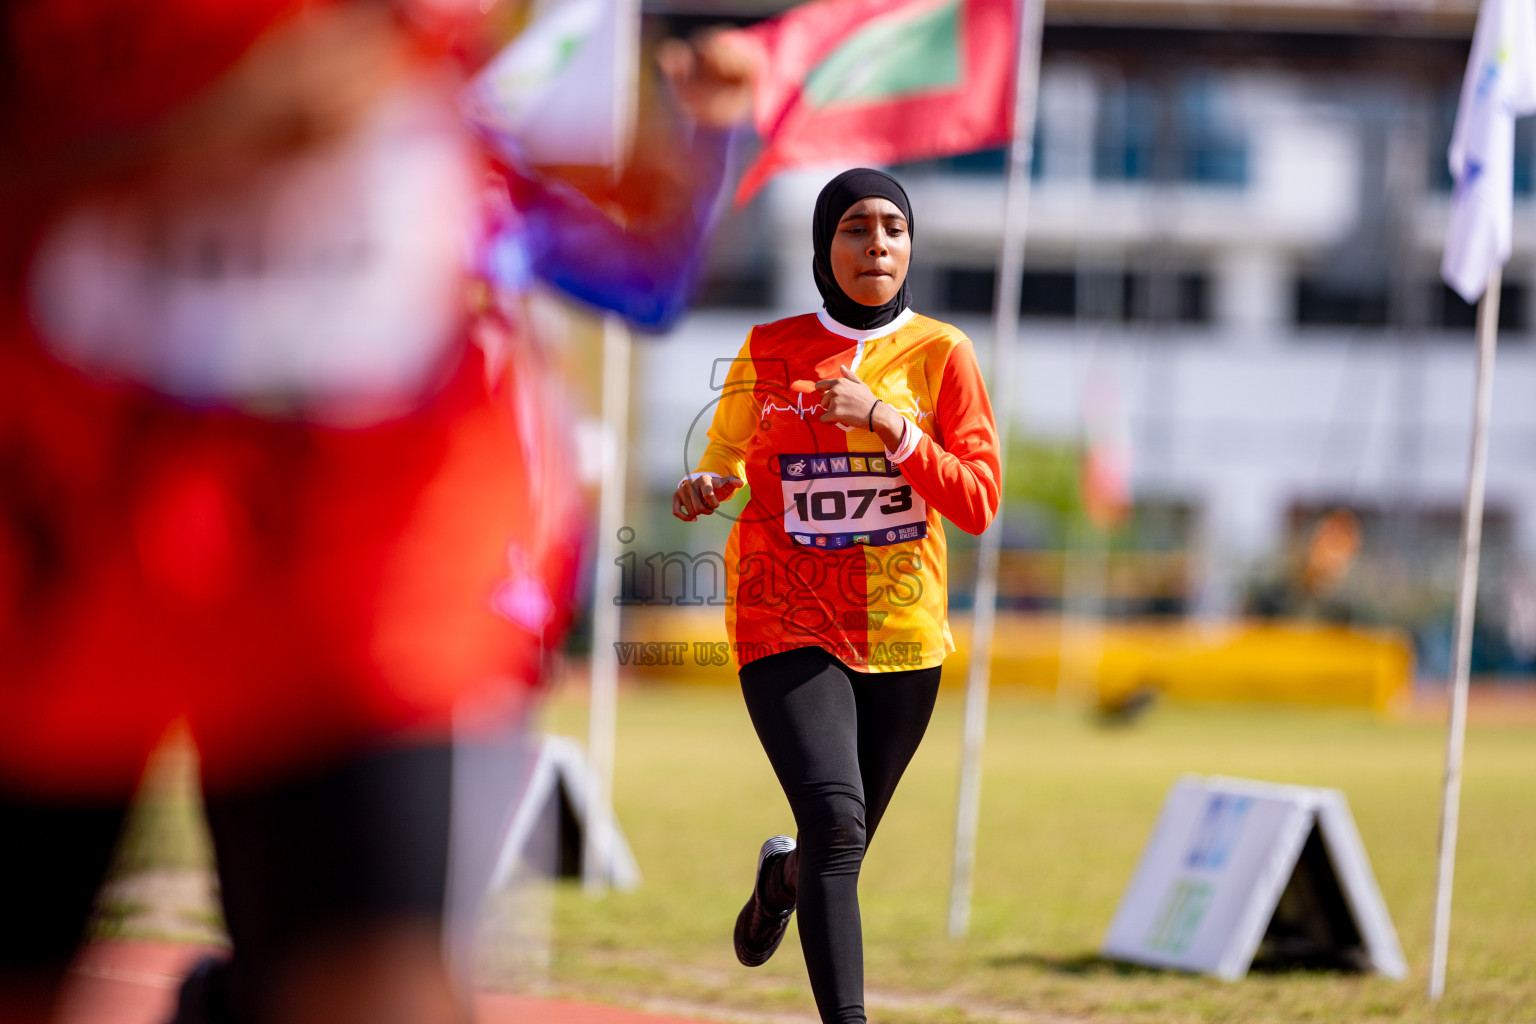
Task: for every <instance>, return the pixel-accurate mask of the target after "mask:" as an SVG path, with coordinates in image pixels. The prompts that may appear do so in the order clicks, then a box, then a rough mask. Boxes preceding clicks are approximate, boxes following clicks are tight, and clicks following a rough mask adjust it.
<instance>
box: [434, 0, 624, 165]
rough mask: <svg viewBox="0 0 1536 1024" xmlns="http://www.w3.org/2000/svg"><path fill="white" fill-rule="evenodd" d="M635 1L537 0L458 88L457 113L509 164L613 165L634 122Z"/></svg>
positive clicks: (619, 155)
mask: <svg viewBox="0 0 1536 1024" xmlns="http://www.w3.org/2000/svg"><path fill="white" fill-rule="evenodd" d="M637 8H638V5H637V4H635V3H633V2H631V0H557V2H555V3H553V4H547V5H545V6H544V7H543V8H542V9H541V10H540V12H539V14H538V15H537V17H536V18H535V19H534V21H533V23H532V24H531V25H529V26H528V27H527V28H526V29H524V30H523V31H522V32H521V33H519V34H518V36H517V38H515V39H514V40H512V42H511V43H510V44H509V45H508V46H507V48H506V49H504V50H502V51H501V52H500V53H498V54H497V55H496V56H495V57H493V58H491V61H490V63H488V64H487V65H486V66H485V68H484V69H482V70H481V72H480V73H479V74H478V75H476V76H475V78H474V80H473V81H471V82H470V83H469V85H467V86H466V87H465V89H464V92H463V95H462V96H461V97H460V106H461V107H462V109H463V111H464V116H465V118H466V119H467V120H468V121H469V123H470V124H471V125H473V126H474V127H475V128H476V129H478V130H479V131H481V132H482V133H484V134H485V135H486V136H487V137H488V138H489V139H490V140H491V141H492V143H493V144H494V145H495V146H496V148H497V149H499V150H502V151H503V153H502V155H503V156H504V157H506V158H508V159H512V160H514V161H516V162H518V163H528V164H536V165H549V164H579V165H584V166H594V167H599V166H612V165H615V164H618V163H621V162H622V161H623V159H624V156H625V151H626V149H627V148H628V144H629V133H630V132H631V131H632V130H633V122H634V110H633V107H634V97H635V69H636V63H637V61H638V55H637V54H638V48H639V19H638V15H637V13H636V10H637Z"/></svg>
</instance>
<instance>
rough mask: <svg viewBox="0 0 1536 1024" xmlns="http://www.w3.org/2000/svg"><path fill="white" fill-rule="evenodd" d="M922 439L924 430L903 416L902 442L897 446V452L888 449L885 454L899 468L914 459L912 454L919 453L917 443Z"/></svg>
mask: <svg viewBox="0 0 1536 1024" xmlns="http://www.w3.org/2000/svg"><path fill="white" fill-rule="evenodd" d="M922 439H923V432H922V430H920V429H919V428H918V427H916V426H915V425H914V424H913V423H912V421H911V420H909V419H907V418H906V417H905V416H903V417H902V418H901V441H900V443H898V444H897V445H896V450H895V451H891V450H890V449H886V452H885V454H886V455H887V456H888V457H889V458H890V460H891V462H892V464H894V465H897V466H899V465H901V464H902V463H903V462H906V461H907V460H908V459H910V458H911V457H912V453H913V452H915V451H917V443H918V442H919V441H921V440H922Z"/></svg>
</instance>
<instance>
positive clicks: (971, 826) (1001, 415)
mask: <svg viewBox="0 0 1536 1024" xmlns="http://www.w3.org/2000/svg"><path fill="white" fill-rule="evenodd" d="M1020 5H1021V7H1022V10H1021V11H1020V12H1019V39H1018V43H1017V51H1016V54H1017V57H1016V60H1015V61H1014V76H1015V77H1014V106H1013V110H1014V115H1013V138H1012V140H1011V143H1010V145H1009V147H1008V184H1007V187H1006V190H1005V192H1004V195H1003V242H1002V251H1001V253H1000V255H999V258H998V270H997V291H996V295H995V304H994V306H993V309H992V398H993V413H994V415H995V417H996V419H997V428H998V442H999V450H998V456H999V458H1000V460H1001V461H1002V463H1003V465H1004V466H1005V467H1006V465H1007V456H1008V432H1009V429H1010V426H1011V423H1012V419H1013V356H1014V347H1015V344H1016V342H1017V340H1018V333H1019V284H1020V278H1021V277H1022V275H1023V273H1024V226H1025V224H1026V223H1028V220H1029V190H1030V184H1029V183H1030V173H1029V172H1030V168H1031V166H1032V165H1033V163H1034V137H1035V100H1036V95H1037V93H1038V92H1039V86H1040V33H1041V29H1042V27H1043V25H1044V11H1045V3H1044V0H1020ZM1002 532H1003V505H1002V500H1001V498H999V501H998V508H997V515H996V517H995V518H994V519H993V521H992V525H991V526H990V527H989V528H988V529H987V531H986V532H985V533H983V534H982V535H981V544H980V546H979V547H978V549H977V553H976V601H975V609H974V611H973V613H972V614H973V622H974V625H973V627H972V629H971V663H970V671H969V673H968V674H967V676H966V680H965V736H964V739H963V741H962V747H961V755H960V792H959V798H958V800H957V807H956V811H955V858H954V869H953V874H952V876H951V883H950V891H949V934H950V936H951V937H952V938H960V937H962V936H964V935H965V933H966V932H967V931H968V930H969V929H970V924H971V891H972V887H973V875H974V871H975V867H976V829H977V826H978V825H979V823H980V820H981V748H982V741H983V739H984V738H985V736H986V728H987V690H988V687H989V685H990V681H991V680H990V675H991V670H992V634H993V630H994V627H995V625H996V620H997V561H998V553H999V549H1000V546H1001V544H1002Z"/></svg>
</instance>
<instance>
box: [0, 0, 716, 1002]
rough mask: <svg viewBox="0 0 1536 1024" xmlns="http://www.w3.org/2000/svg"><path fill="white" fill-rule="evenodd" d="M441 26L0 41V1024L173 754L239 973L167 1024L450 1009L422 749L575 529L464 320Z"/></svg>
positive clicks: (522, 356)
mask: <svg viewBox="0 0 1536 1024" xmlns="http://www.w3.org/2000/svg"><path fill="white" fill-rule="evenodd" d="M457 6H459V5H458V4H456V3H455V2H453V0H414V2H412V0H401V2H397V3H394V4H390V3H383V2H377V3H365V2H357V3H295V2H292V0H234V2H229V3H222V4H207V3H201V2H198V0H159V2H145V0H80V2H71V3H45V2H41V0H30V2H19V3H13V4H11V5H9V6H8V7H7V8H6V9H5V12H4V15H3V17H4V18H5V19H6V20H5V22H4V24H3V25H0V33H3V38H0V67H3V68H4V69H5V70H4V72H3V75H0V96H3V101H4V102H3V103H0V140H3V157H0V267H3V274H0V919H3V920H5V922H6V928H5V929H4V932H5V934H3V935H0V1019H3V1020H4V1021H6V1022H22V1021H45V1020H48V1019H50V1015H51V1014H52V1013H53V1011H54V1007H55V1006H56V1001H57V997H58V991H59V987H60V985H61V983H62V980H63V978H64V972H65V968H66V966H67V964H68V962H69V959H70V957H71V956H72V954H73V950H74V948H75V946H76V944H77V943H78V941H79V939H80V935H81V931H82V927H83V925H84V922H85V919H86V916H87V914H88V912H89V909H90V906H91V903H92V899H93V897H94V893H95V889H96V887H97V885H98V884H99V882H100V880H101V878H102V875H103V873H104V872H105V870H106V868H107V864H108V859H109V857H110V855H111V851H112V847H113V845H114V842H115V839H116V836H117V833H118V831H119V829H120V827H121V824H122V821H123V818H124V814H125V808H126V804H127V800H128V798H129V796H130V795H131V793H132V791H133V788H134V785H135V783H136V781H137V779H138V777H139V774H140V771H141V769H142V767H143V764H144V761H145V759H146V757H147V755H148V754H149V752H150V751H151V750H152V749H153V748H154V746H155V745H156V744H157V743H158V742H159V741H160V739H161V738H162V737H163V735H164V734H165V731H166V730H167V728H168V727H169V726H171V725H172V724H173V723H174V722H177V721H185V722H187V723H188V724H189V725H190V728H191V731H192V734H193V736H194V738H195V739H196V741H197V744H198V748H199V753H200V757H201V764H202V771H203V785H204V790H205V793H206V794H207V810H208V818H209V824H210V827H211V830H212V834H213V838H214V845H215V852H216V854H217V856H218V862H219V872H220V884H221V898H222V900H223V903H224V910H225V917H226V920H227V923H228V926H229V930H230V934H231V937H232V939H233V943H234V954H233V956H232V958H231V959H229V960H228V961H210V962H208V963H205V964H204V965H202V966H201V967H200V968H198V970H196V971H195V972H194V973H193V975H192V977H191V979H190V980H189V981H188V983H187V985H186V986H185V987H184V989H183V991H182V993H181V1000H180V1008H179V1010H178V1017H177V1020H178V1021H180V1022H181V1024H191V1022H193V1021H198V1022H201V1021H230V1022H241V1024H246V1022H249V1024H256V1022H275V1021H283V1022H289V1021H294V1022H303V1021H325V1022H327V1024H336V1022H348V1021H357V1022H359V1024H361V1022H369V1024H373V1022H378V1021H401V1022H418V1021H419V1022H428V1021H451V1020H458V1019H464V1017H465V1015H466V1013H467V1011H466V1009H465V1006H464V1004H463V1002H462V1001H461V1000H460V999H459V998H457V996H456V994H455V991H454V986H453V985H452V984H450V982H449V979H448V975H447V972H446V970H445V969H444V965H443V958H442V955H441V947H442V928H443V925H442V916H443V906H444V900H445V886H446V882H445V878H446V876H447V875H448V858H449V841H448V835H449V824H448V817H449V793H450V789H451V786H452V782H453V780H452V775H453V766H454V760H453V748H452V743H451V736H450V724H451V720H452V716H453V713H454V711H455V709H456V708H462V707H463V706H464V705H465V704H472V705H473V706H475V707H478V708H492V709H495V712H496V714H495V717H497V718H499V719H500V720H502V721H504V722H510V723H516V722H517V721H518V720H519V718H520V716H521V715H522V712H523V708H524V707H525V705H526V703H527V701H528V695H529V692H530V690H531V688H532V686H533V685H534V682H535V681H536V680H537V678H538V664H539V659H540V655H541V650H542V648H543V647H544V646H545V645H546V644H547V643H548V642H549V641H550V640H551V639H553V638H555V637H557V636H558V633H559V630H560V628H561V626H562V624H563V619H564V617H565V608H564V605H565V603H566V599H565V597H564V595H565V594H566V593H567V592H568V591H569V589H570V586H571V580H572V578H573V576H574V570H575V560H576V554H575V552H576V544H575V533H574V530H575V526H573V524H579V522H580V517H579V516H578V515H576V514H575V513H576V510H575V509H574V508H573V507H572V506H571V504H570V499H564V498H562V497H561V495H562V494H564V493H565V491H564V490H563V489H562V488H556V487H553V486H546V484H545V481H546V480H547V479H549V478H550V475H551V474H554V473H556V472H560V471H561V467H562V466H565V465H568V463H567V461H566V456H565V453H564V436H563V435H564V433H565V430H566V424H565V423H564V422H563V421H562V420H561V418H560V416H559V415H558V413H557V412H556V411H555V410H554V409H553V408H552V407H551V405H550V404H549V400H548V398H547V397H546V396H547V395H548V394H549V393H550V391H551V390H552V389H551V388H550V387H549V386H548V382H547V381H546V380H545V375H544V371H543V369H542V368H541V366H540V364H539V361H538V359H537V358H536V354H534V353H533V352H532V351H531V349H529V348H528V347H527V346H521V345H519V344H517V343H516V340H517V339H516V333H515V330H514V331H512V332H511V334H512V341H511V343H507V342H506V339H507V336H508V332H507V330H506V329H505V328H506V324H505V323H503V322H500V321H497V322H496V323H494V324H492V325H491V328H493V329H482V328H485V327H486V324H485V323H482V324H480V325H479V326H478V327H476V326H475V325H472V324H471V323H470V322H469V318H468V317H466V315H465V312H464V310H465V307H466V305H467V304H466V302H465V295H466V294H467V293H468V292H470V291H471V289H470V285H471V283H472V282H471V281H470V280H468V278H467V276H466V269H465V268H466V267H467V266H468V265H469V264H470V260H469V259H468V258H467V255H466V254H467V253H468V252H469V251H470V250H471V249H472V248H473V246H474V244H475V240H476V236H477V232H479V231H480V230H481V228H482V226H483V225H482V215H481V210H482V206H481V203H482V199H483V197H482V192H483V190H484V187H485V182H486V180H487V166H486V162H485V160H484V158H483V157H482V156H481V154H480V151H479V150H478V148H477V146H476V145H475V143H474V142H473V140H472V139H471V138H470V137H469V136H468V135H467V134H466V132H465V130H464V129H463V127H462V126H461V123H460V120H459V117H458V115H457V111H456V109H455V107H454V102H453V100H454V89H455V88H456V85H457V83H458V81H459V78H458V77H457V76H456V75H455V74H454V72H453V70H452V68H453V61H452V60H450V59H448V58H450V57H453V56H455V55H461V53H462V50H463V49H464V48H465V43H464V39H465V38H466V28H465V26H466V25H468V24H469V23H470V19H469V18H468V17H467V16H465V15H464V14H462V13H461V12H459V11H457V10H455V9H454V8H456V7H457ZM469 6H470V7H471V8H472V9H473V10H474V11H475V12H476V13H478V4H472V5H469ZM695 77H696V78H697V77H699V76H698V75H696V76H695ZM703 77H706V78H707V75H706V76H703ZM696 84H697V83H696ZM707 85H708V83H706V86H707ZM726 85H728V86H729V87H731V88H734V89H736V90H738V91H739V90H740V89H741V88H742V87H743V86H742V83H741V82H739V81H738V82H735V83H726ZM709 91H710V90H709V89H708V88H705V92H709ZM714 98H715V99H718V90H716V91H715V96H714ZM492 312H494V311H492ZM489 315H490V314H489V313H488V314H487V316H489ZM471 336H491V337H496V338H500V339H501V341H500V342H499V343H498V344H496V345H494V346H492V347H493V348H494V352H493V354H492V356H490V357H488V355H487V353H486V351H484V350H483V349H482V348H481V347H479V346H477V345H475V344H471V343H470V342H469V340H468V339H469V338H470V337H471Z"/></svg>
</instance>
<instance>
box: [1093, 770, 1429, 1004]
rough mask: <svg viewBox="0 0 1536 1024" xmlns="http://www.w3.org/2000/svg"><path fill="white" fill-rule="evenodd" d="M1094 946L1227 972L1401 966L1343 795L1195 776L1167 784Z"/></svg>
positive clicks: (1230, 975)
mask: <svg viewBox="0 0 1536 1024" xmlns="http://www.w3.org/2000/svg"><path fill="white" fill-rule="evenodd" d="M1102 952H1103V954H1104V956H1106V957H1108V958H1110V959H1114V960H1125V961H1129V962H1132V963H1141V964H1147V965H1150V966H1153V967H1169V968H1173V969H1176V970H1183V971H1196V972H1199V973H1203V974H1214V975H1216V976H1217V977H1220V978H1226V979H1229V980H1234V979H1237V978H1241V977H1242V976H1243V975H1245V974H1247V973H1248V969H1249V967H1250V966H1253V965H1255V964H1259V965H1263V966H1284V965H1288V964H1296V965H1303V966H1317V967H1336V968H1343V969H1346V970H1361V971H1376V972H1379V973H1381V974H1385V975H1387V976H1388V977H1392V978H1402V977H1405V976H1407V973H1408V967H1407V964H1406V963H1405V962H1404V960H1403V953H1402V949H1401V947H1400V946H1399V945H1398V942H1397V933H1396V931H1394V930H1393V928H1392V920H1391V918H1390V917H1389V916H1388V915H1387V908H1386V904H1384V903H1383V902H1382V899H1381V891H1380V890H1379V889H1378V888H1377V886H1376V877H1375V876H1374V875H1373V874H1372V873H1371V865H1370V862H1369V861H1368V860H1367V859H1366V856H1365V846H1364V844H1363V843H1361V841H1360V833H1359V832H1358V831H1357V830H1356V829H1355V822H1354V819H1353V818H1352V817H1351V816H1350V813H1349V805H1348V804H1347V803H1345V801H1344V794H1342V793H1340V792H1339V791H1338V790H1335V789H1312V788H1308V787H1303V786H1280V785H1274V784H1272V783H1265V782H1250V781H1247V780H1244V779H1224V778H1215V777H1212V778H1201V777H1199V776H1193V775H1191V776H1185V777H1184V778H1182V779H1180V780H1179V781H1178V782H1176V783H1175V784H1174V786H1173V789H1172V790H1170V791H1169V793H1168V799H1167V800H1166V801H1164V803H1163V811H1162V814H1161V815H1160V816H1159V817H1158V820H1157V828H1156V829H1155V830H1154V831H1153V833H1152V839H1151V841H1150V842H1148V843H1147V848H1146V849H1145V850H1144V851H1143V852H1142V855H1141V861H1140V863H1139V864H1137V866H1136V874H1135V876H1134V877H1133V878H1132V879H1131V884H1130V887H1129V888H1128V889H1127V890H1126V893H1125V896H1124V898H1122V899H1121V901H1120V908H1119V910H1117V911H1116V912H1115V919H1114V921H1113V922H1112V923H1111V924H1110V926H1109V934H1108V935H1106V936H1105V938H1104V946H1103V950H1102Z"/></svg>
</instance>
